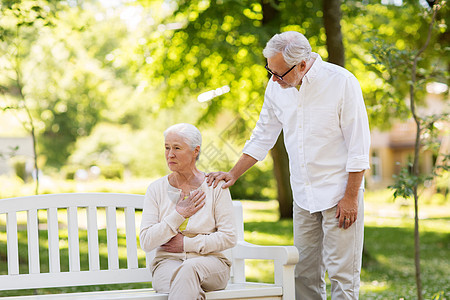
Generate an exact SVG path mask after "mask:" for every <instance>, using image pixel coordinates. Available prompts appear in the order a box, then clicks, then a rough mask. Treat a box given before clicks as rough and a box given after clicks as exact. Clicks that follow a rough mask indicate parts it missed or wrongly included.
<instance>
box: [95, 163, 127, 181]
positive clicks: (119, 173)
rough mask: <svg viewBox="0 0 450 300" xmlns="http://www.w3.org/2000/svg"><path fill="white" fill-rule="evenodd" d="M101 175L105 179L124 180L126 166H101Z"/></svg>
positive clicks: (114, 164) (113, 164) (115, 164)
mask: <svg viewBox="0 0 450 300" xmlns="http://www.w3.org/2000/svg"><path fill="white" fill-rule="evenodd" d="M100 170H101V175H102V176H103V177H105V179H123V172H124V166H123V165H122V164H119V163H112V164H109V165H104V166H100Z"/></svg>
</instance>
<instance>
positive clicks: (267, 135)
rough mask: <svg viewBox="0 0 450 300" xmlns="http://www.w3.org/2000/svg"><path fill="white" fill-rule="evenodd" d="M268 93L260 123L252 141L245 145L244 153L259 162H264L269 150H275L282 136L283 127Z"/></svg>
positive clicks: (257, 123)
mask: <svg viewBox="0 0 450 300" xmlns="http://www.w3.org/2000/svg"><path fill="white" fill-rule="evenodd" d="M267 95H268V91H266V95H265V99H264V104H263V106H262V108H261V113H260V114H259V119H258V122H256V126H255V129H253V132H252V136H251V137H250V140H248V141H247V142H246V143H245V146H244V149H243V150H242V152H243V153H245V154H247V155H250V156H251V157H253V158H255V159H256V160H258V161H261V160H263V159H264V158H265V157H266V156H267V153H269V150H270V149H272V148H273V146H274V145H275V142H276V141H277V139H278V136H279V135H280V132H281V129H282V127H283V125H282V124H281V122H280V121H279V120H278V118H277V116H276V115H275V113H274V110H273V107H272V105H271V103H270V99H271V97H268V96H267Z"/></svg>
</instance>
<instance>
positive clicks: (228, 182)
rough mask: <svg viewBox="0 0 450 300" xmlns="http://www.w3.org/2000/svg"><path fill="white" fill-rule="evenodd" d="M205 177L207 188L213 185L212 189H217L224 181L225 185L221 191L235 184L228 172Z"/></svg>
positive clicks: (211, 173) (212, 173)
mask: <svg viewBox="0 0 450 300" xmlns="http://www.w3.org/2000/svg"><path fill="white" fill-rule="evenodd" d="M206 177H207V179H206V182H207V183H208V186H211V185H213V184H214V188H215V187H217V185H218V184H219V182H220V181H221V180H223V181H225V184H224V185H222V188H223V189H226V188H228V187H230V186H232V185H233V184H234V183H235V182H236V179H235V178H234V177H233V176H232V175H231V173H230V172H210V173H208V174H206Z"/></svg>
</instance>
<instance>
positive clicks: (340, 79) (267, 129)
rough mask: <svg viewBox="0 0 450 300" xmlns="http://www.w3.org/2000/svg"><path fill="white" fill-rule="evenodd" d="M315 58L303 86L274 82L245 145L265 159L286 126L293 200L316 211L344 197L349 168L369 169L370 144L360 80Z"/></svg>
mask: <svg viewBox="0 0 450 300" xmlns="http://www.w3.org/2000/svg"><path fill="white" fill-rule="evenodd" d="M312 58H315V61H314V63H313V65H312V66H311V68H310V69H309V71H308V72H307V73H306V74H305V76H304V77H303V80H302V85H301V86H300V89H299V90H297V89H296V88H294V87H293V88H287V89H282V88H281V87H280V85H279V84H278V83H276V82H274V81H273V80H272V79H271V80H270V81H269V83H268V85H267V88H266V93H265V98H264V104H263V107H262V109H261V113H260V115H259V120H258V122H257V123H256V126H255V129H254V130H253V133H252V136H251V138H250V140H248V141H247V143H246V144H245V147H244V149H243V153H245V154H248V155H250V156H252V157H253V158H255V159H257V160H263V159H264V158H265V157H266V155H267V153H268V152H269V150H270V149H271V148H272V147H273V146H274V144H275V142H276V140H277V138H278V135H279V134H280V132H281V129H283V134H284V142H285V145H286V150H287V152H288V155H289V168H290V173H291V176H290V181H291V186H292V191H293V196H294V201H295V202H296V203H297V204H298V205H299V206H300V207H301V208H303V209H306V210H309V211H310V212H311V213H313V212H317V211H323V210H325V209H328V208H331V207H333V206H335V205H336V204H337V203H338V202H339V200H341V199H342V197H343V196H344V192H345V188H346V186H347V179H348V173H349V172H359V171H362V170H365V169H369V148H370V130H369V122H368V118H367V112H366V108H365V105H364V99H363V96H362V92H361V87H360V85H359V83H358V80H357V79H356V78H355V76H354V75H353V74H351V73H350V72H349V71H347V70H346V69H344V68H342V67H339V66H337V65H334V64H331V63H327V62H324V61H322V59H321V57H320V56H319V55H318V54H316V53H312ZM363 185H364V182H363V183H362V186H363Z"/></svg>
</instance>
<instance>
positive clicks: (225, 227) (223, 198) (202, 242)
mask: <svg viewBox="0 0 450 300" xmlns="http://www.w3.org/2000/svg"><path fill="white" fill-rule="evenodd" d="M222 185H223V182H221V183H220V184H219V185H218V186H217V187H216V188H214V189H213V197H214V199H213V205H214V208H213V211H214V220H215V223H216V231H215V232H212V233H209V234H199V235H197V236H195V237H187V236H185V237H184V251H186V252H196V253H200V254H208V253H212V252H220V251H223V250H225V249H228V248H232V247H234V245H236V240H237V235H236V228H235V225H234V217H233V203H232V200H231V195H230V191H229V189H222Z"/></svg>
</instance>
